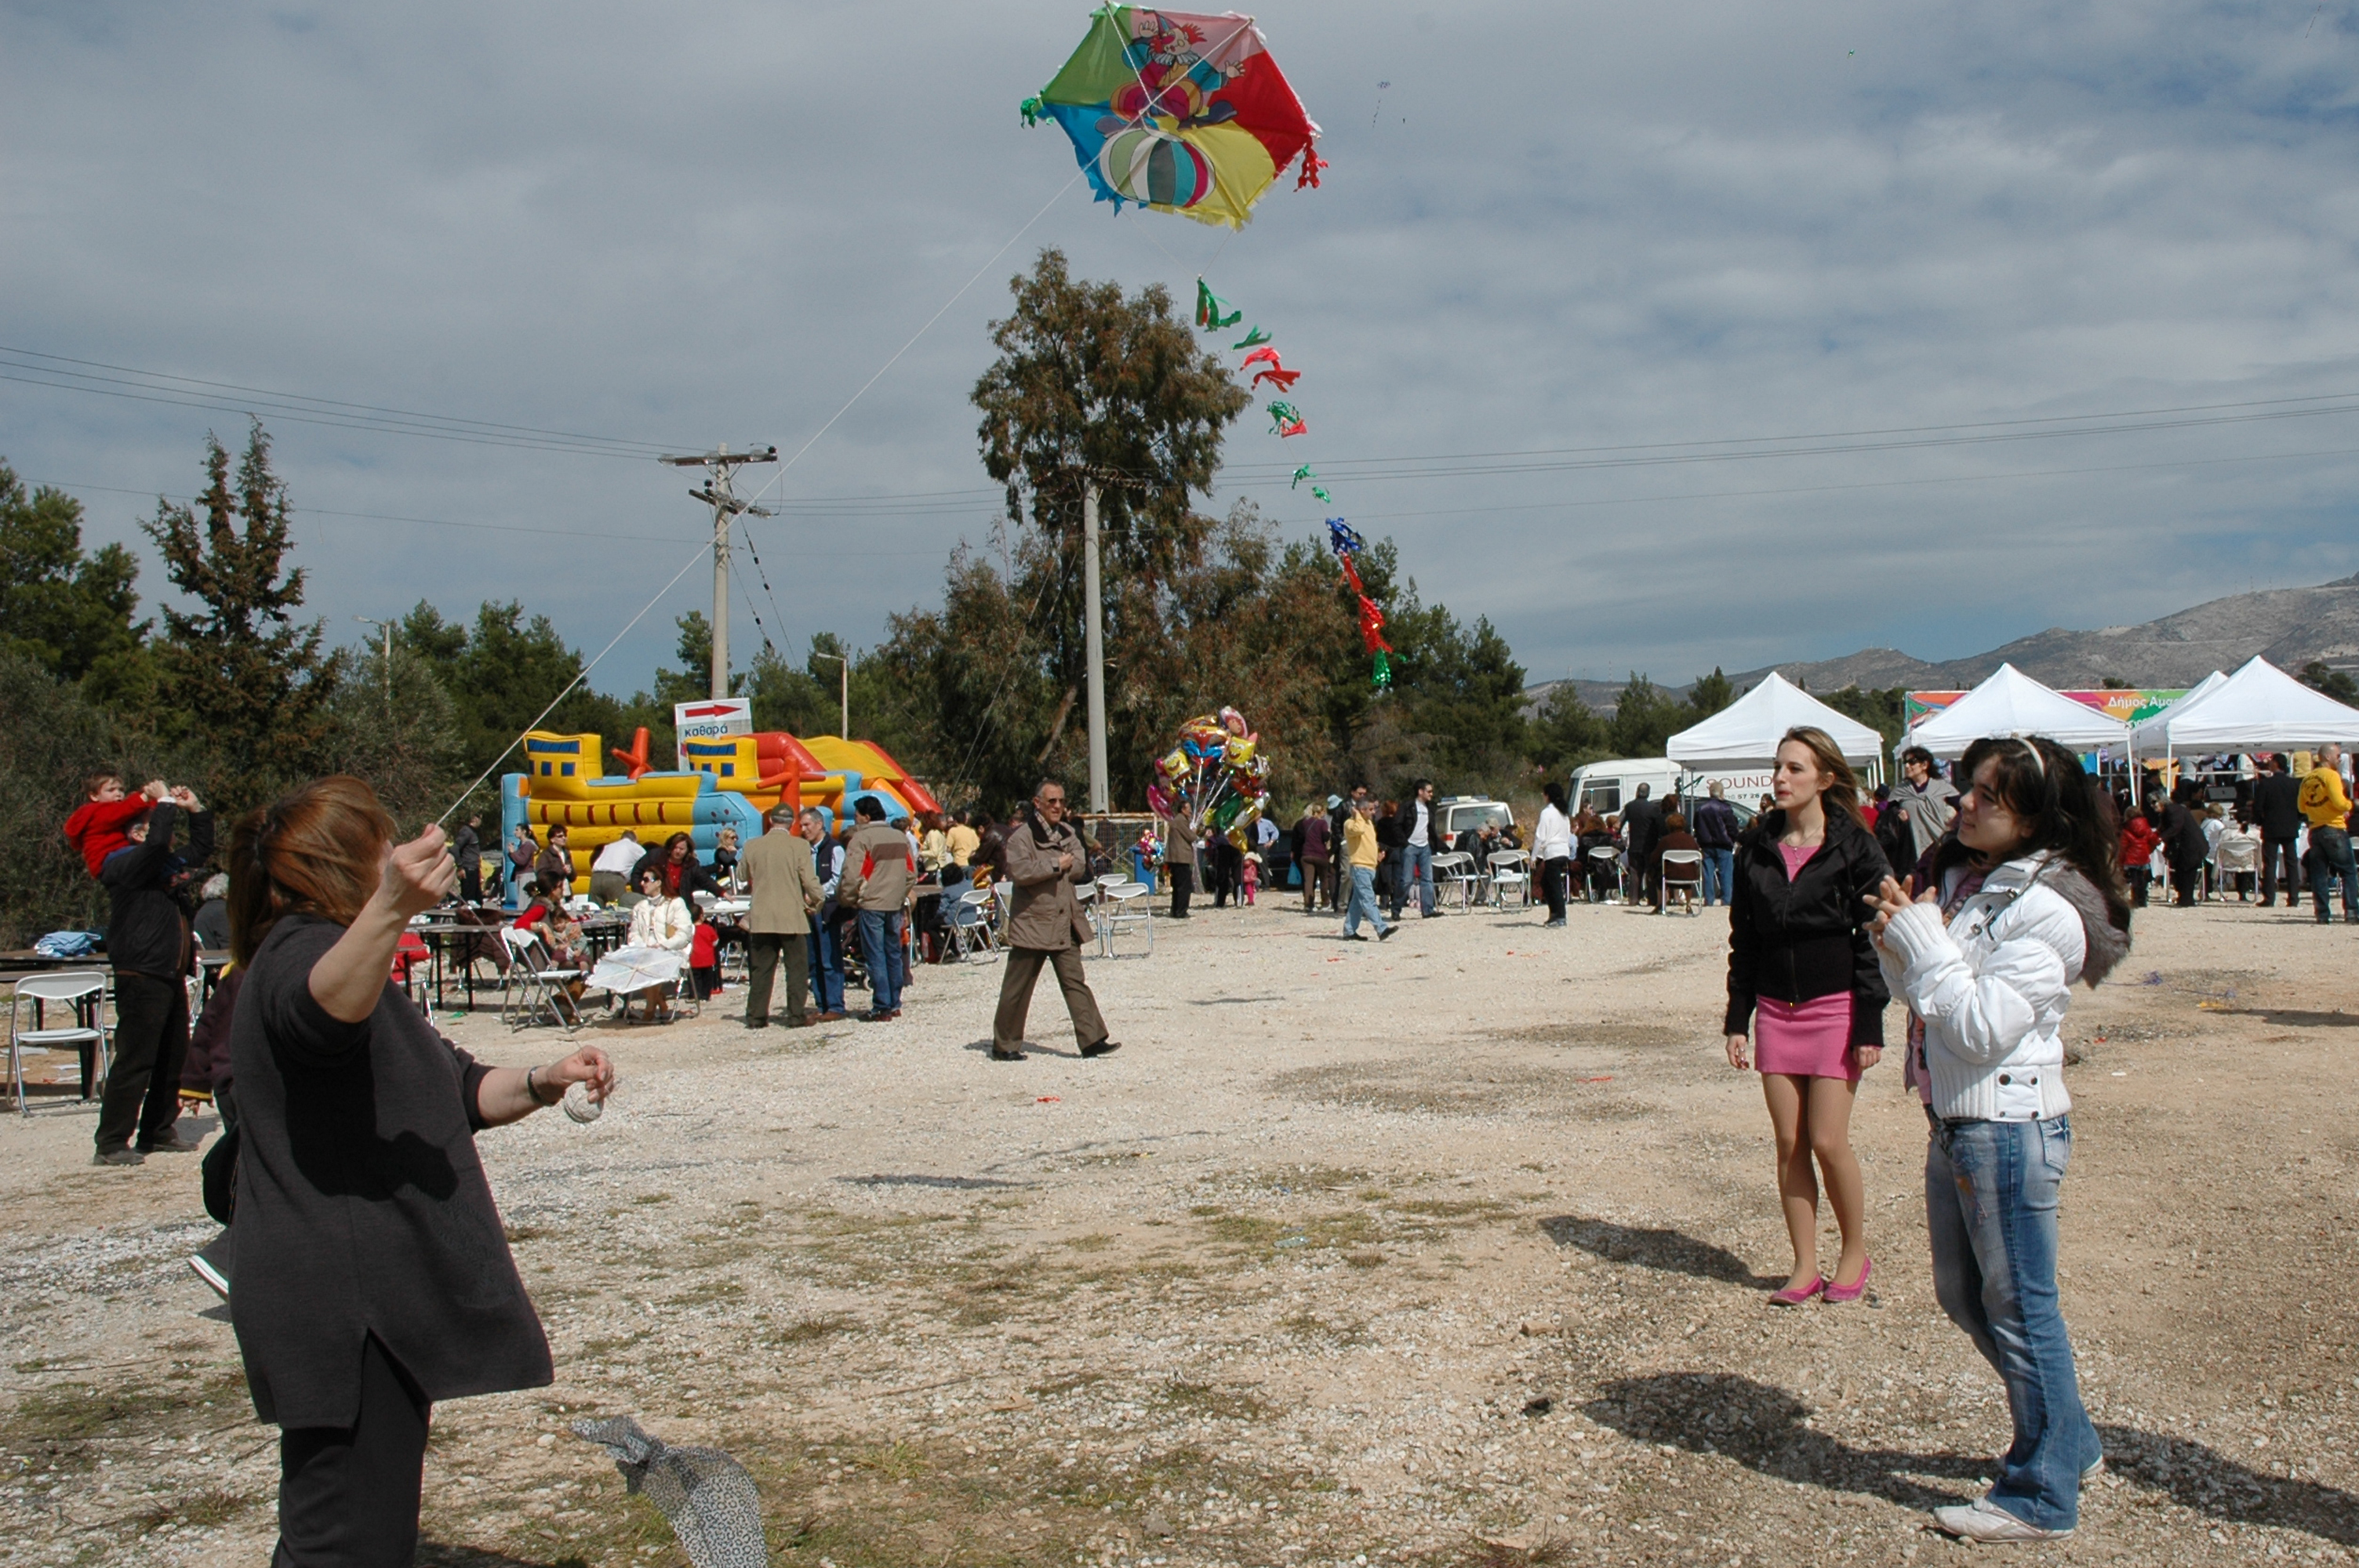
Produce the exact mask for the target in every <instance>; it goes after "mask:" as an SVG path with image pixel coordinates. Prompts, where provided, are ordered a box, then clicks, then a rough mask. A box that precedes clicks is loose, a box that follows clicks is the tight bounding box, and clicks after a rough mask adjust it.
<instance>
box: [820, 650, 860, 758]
mask: <svg viewBox="0 0 2359 1568" xmlns="http://www.w3.org/2000/svg"><path fill="white" fill-rule="evenodd" d="M811 657H812V658H814V659H833V660H834V661H835V670H836V676H837V677H838V681H839V684H838V686H837V688H836V701H837V702H838V703H839V704H841V705H842V711H841V712H840V713H838V714H837V716H836V720H835V722H836V731H835V736H836V739H837V740H839V741H849V740H851V739H852V656H851V655H850V654H822V653H821V652H820V651H819V650H818V649H816V648H814V649H812V650H811Z"/></svg>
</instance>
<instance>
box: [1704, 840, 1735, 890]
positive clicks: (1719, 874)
mask: <svg viewBox="0 0 2359 1568" xmlns="http://www.w3.org/2000/svg"><path fill="white" fill-rule="evenodd" d="M1735 894H1736V851H1735V850H1734V849H1706V850H1705V851H1704V852H1703V901H1704V903H1707V904H1712V903H1719V904H1725V903H1729V902H1730V901H1731V900H1732V899H1734V897H1735Z"/></svg>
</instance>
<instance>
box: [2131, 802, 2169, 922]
mask: <svg viewBox="0 0 2359 1568" xmlns="http://www.w3.org/2000/svg"><path fill="white" fill-rule="evenodd" d="M2161 844H2162V835H2161V834H2159V833H2158V832H2156V831H2155V827H2154V824H2153V823H2151V822H2148V821H2147V819H2146V813H2145V812H2143V811H2134V812H2132V813H2130V815H2129V819H2128V820H2127V821H2125V822H2124V823H2123V824H2122V874H2123V875H2124V876H2125V877H2126V878H2127V879H2128V880H2129V884H2130V903H2131V904H2132V905H2134V906H2135V907H2136V908H2139V909H2143V908H2145V907H2146V889H2147V883H2148V882H2149V881H2153V880H2154V867H2153V865H2152V863H2151V862H2152V861H2153V860H2154V852H2155V850H2156V849H2158V848H2160V847H2161Z"/></svg>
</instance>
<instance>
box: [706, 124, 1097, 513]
mask: <svg viewBox="0 0 2359 1568" xmlns="http://www.w3.org/2000/svg"><path fill="white" fill-rule="evenodd" d="M1080 178H1082V170H1081V169H1078V168H1076V169H1075V170H1073V177H1072V178H1071V179H1068V180H1067V181H1065V183H1064V184H1062V185H1060V186H1059V187H1058V188H1057V194H1056V195H1054V196H1051V197H1050V198H1049V200H1046V201H1043V202H1042V203H1041V204H1040V210H1039V211H1038V212H1035V213H1033V214H1032V216H1030V217H1029V218H1027V219H1026V220H1025V221H1024V226H1023V227H1022V228H1020V229H1018V230H1016V232H1014V233H1012V234H1010V235H1008V236H1007V243H1006V244H1003V245H1001V246H1000V247H999V248H998V249H997V250H995V251H994V252H992V253H991V259H990V260H989V261H986V262H984V264H983V265H981V266H979V267H977V268H975V269H974V276H972V277H970V278H968V279H967V280H966V281H965V282H964V283H962V284H960V285H959V286H958V292H956V293H955V294H952V295H951V297H949V298H948V299H945V300H943V301H942V308H940V310H937V311H935V312H934V313H933V314H932V315H931V316H929V317H927V318H926V324H925V325H924V326H923V327H920V328H919V329H918V330H916V331H914V332H912V333H910V334H909V341H908V342H906V343H903V344H902V345H901V346H900V347H899V348H897V349H896V350H894V351H893V357H892V358H891V359H888V360H886V362H884V363H883V364H881V365H879V366H877V367H876V373H875V375H872V376H870V377H869V378H868V379H867V380H866V381H864V382H862V383H861V384H860V390H859V391H858V392H855V393H853V395H851V396H850V397H847V398H845V399H844V400H843V407H841V408H839V409H837V410H836V411H835V412H834V413H833V414H832V415H830V416H828V421H827V423H826V424H824V425H821V427H819V428H818V429H816V430H814V431H812V432H811V435H810V440H808V441H805V442H804V443H803V444H802V445H801V446H799V447H798V448H796V449H795V455H794V456H793V457H791V458H788V460H786V461H785V462H783V463H780V464H779V465H778V469H777V472H776V473H773V474H772V475H771V476H770V477H769V479H768V481H766V482H765V483H764V484H763V486H762V488H761V489H759V490H757V491H756V492H754V493H753V494H752V495H751V496H750V497H748V498H747V500H748V503H749V504H750V503H752V502H755V501H759V500H761V499H762V497H763V496H765V495H766V494H768V493H769V490H770V486H771V485H774V484H776V483H777V482H778V481H780V480H782V479H784V478H786V477H787V470H788V469H790V468H792V467H794V466H795V464H797V463H798V462H800V461H801V460H802V456H803V454H804V453H805V452H808V451H810V449H811V448H812V446H813V445H815V444H816V443H817V442H818V440H819V438H821V436H824V435H826V434H827V433H828V432H829V431H830V430H832V429H834V428H835V422H836V421H837V420H839V419H841V418H843V416H845V415H846V414H849V413H851V412H852V406H853V404H855V403H857V402H859V401H860V400H861V399H862V398H863V397H865V396H866V395H868V389H869V388H870V387H872V386H875V384H877V383H878V382H880V381H882V380H883V379H885V373H886V371H888V370H891V369H892V368H893V367H894V366H895V365H897V364H898V363H899V362H901V356H902V355H903V354H906V353H908V351H910V350H911V349H913V348H915V347H917V346H918V340H919V338H922V337H924V336H925V335H926V333H927V332H928V331H929V330H931V329H932V327H933V324H934V323H935V322H937V321H939V320H940V319H942V318H943V317H944V316H947V315H948V314H950V308H951V306H953V305H955V304H957V303H958V302H959V301H960V300H961V299H962V298H964V297H966V291H967V290H968V289H970V288H973V287H974V286H975V285H976V284H977V283H979V282H981V281H982V280H983V275H984V273H986V272H989V271H990V270H991V269H992V268H993V267H995V266H997V265H999V258H1000V257H1002V256H1004V255H1006V254H1007V253H1008V251H1009V249H1010V248H1011V247H1013V246H1014V245H1015V243H1016V241H1018V240H1020V239H1022V238H1023V237H1024V236H1025V235H1027V234H1028V233H1030V232H1032V225H1033V224H1035V223H1038V222H1039V221H1040V220H1041V219H1043V218H1045V217H1047V216H1048V215H1049V208H1051V207H1054V206H1055V205H1056V204H1057V203H1058V202H1060V201H1061V200H1064V197H1065V192H1066V191H1068V190H1071V189H1072V188H1073V186H1074V184H1075V182H1076V181H1078V180H1079V179H1080Z"/></svg>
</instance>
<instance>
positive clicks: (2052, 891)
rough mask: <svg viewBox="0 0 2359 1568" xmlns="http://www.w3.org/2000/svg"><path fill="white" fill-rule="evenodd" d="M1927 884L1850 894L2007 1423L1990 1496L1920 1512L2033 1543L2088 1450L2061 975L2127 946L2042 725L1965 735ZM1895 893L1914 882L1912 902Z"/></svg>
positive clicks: (2117, 899)
mask: <svg viewBox="0 0 2359 1568" xmlns="http://www.w3.org/2000/svg"><path fill="white" fill-rule="evenodd" d="M1959 773H1960V775H1961V776H1962V777H1963V778H1966V779H1968V780H1970V781H1971V783H1970V784H1969V785H1968V788H1967V790H1966V793H1965V794H1964V795H1962V796H1961V797H1960V798H1959V801H1958V807H1957V818H1956V821H1955V823H1954V825H1953V827H1952V831H1951V835H1950V837H1948V838H1944V839H1943V840H1942V841H1941V842H1940V844H1939V845H1937V846H1936V847H1935V849H1934V850H1933V861H1932V867H1931V875H1932V880H1933V885H1932V886H1931V887H1929V888H1926V889H1924V890H1923V891H1922V892H1918V891H1917V890H1915V889H1914V888H1912V887H1909V886H1906V885H1903V884H1900V883H1896V882H1894V881H1890V880H1888V879H1887V880H1886V881H1885V882H1884V884H1883V886H1882V887H1881V888H1879V889H1878V890H1877V892H1876V895H1875V898H1873V899H1871V900H1870V901H1869V903H1870V905H1871V907H1872V909H1873V912H1874V914H1875V922H1874V925H1873V926H1872V927H1871V929H1872V931H1873V933H1874V935H1875V945H1876V949H1877V952H1878V953H1879V955H1880V956H1881V958H1882V962H1883V966H1884V972H1885V974H1886V977H1887V978H1888V979H1890V981H1891V984H1892V989H1894V990H1895V991H1896V992H1897V993H1898V994H1899V995H1900V996H1901V998H1902V999H1903V1000H1906V1001H1907V1002H1908V1010H1909V1013H1910V1015H1911V1016H1910V1022H1909V1031H1908V1067H1907V1076H1908V1081H1909V1082H1910V1083H1911V1084H1912V1085H1913V1086H1914V1087H1915V1088H1916V1090H1917V1092H1918V1095H1919V1098H1921V1099H1922V1100H1923V1101H1924V1103H1925V1114H1926V1118H1927V1119H1928V1120H1929V1122H1930V1124H1931V1130H1932V1136H1931V1140H1930V1142H1929V1143H1928V1144H1927V1145H1926V1150H1925V1220H1926V1227H1927V1229H1928V1231H1929V1232H1930V1236H1931V1240H1932V1248H1933V1292H1934V1294H1935V1295H1936V1296H1937V1297H1938V1298H1939V1299H1940V1303H1941V1309H1942V1311H1944V1312H1946V1313H1947V1314H1949V1315H1950V1319H1951V1322H1953V1323H1955V1324H1956V1325H1958V1326H1959V1327H1960V1328H1962V1329H1964V1330H1965V1331H1966V1334H1967V1335H1968V1336H1969V1337H1971V1338H1972V1339H1973V1342H1974V1348H1975V1349H1977V1350H1979V1351H1981V1352H1982V1355H1983V1358H1984V1360H1986V1361H1988V1362H1989V1363H1990V1364H1991V1366H1992V1367H1993V1368H1995V1370H1996V1371H1997V1373H1998V1375H1999V1378H2000V1379H2001V1380H2002V1381H2003V1382H2005V1383H2006V1402H2007V1409H2008V1410H2009V1411H2010V1412H2011V1413H2012V1415H2013V1417H2014V1426H2015V1437H2014V1442H2013V1443H2012V1444H2009V1445H2008V1448H2007V1451H2006V1454H2005V1455H2004V1456H2003V1457H2002V1458H2001V1460H2000V1462H1999V1465H2000V1470H1999V1478H1998V1482H1997V1484H1996V1485H1995V1486H1994V1487H1992V1488H1991V1491H1990V1495H1989V1496H1987V1497H1984V1498H1980V1499H1978V1500H1976V1501H1974V1502H1972V1503H1962V1504H1958V1505H1955V1506H1953V1507H1949V1508H1940V1509H1934V1510H1933V1518H1934V1522H1935V1523H1936V1524H1937V1525H1939V1526H1940V1528H1941V1529H1942V1530H1946V1531H1948V1532H1949V1533H1951V1535H1956V1536H1962V1537H1964V1538H1966V1539H1969V1540H1973V1541H2052V1540H2055V1539H2056V1538H2058V1537H2060V1536H2065V1535H2070V1534H2071V1533H2072V1530H2073V1527H2074V1526H2075V1525H2077V1524H2078V1523H2079V1521H2080V1500H2081V1484H2082V1481H2084V1480H2085V1479H2087V1478H2088V1477H2089V1476H2092V1475H2093V1474H2094V1473H2095V1472H2096V1471H2097V1470H2098V1469H2099V1468H2100V1467H2102V1466H2103V1465H2104V1454H2103V1452H2102V1450H2101V1448H2100V1446H2099V1444H2098V1440H2097V1433H2096V1429H2095V1428H2094V1427H2093V1426H2091V1425H2090V1424H2089V1416H2088V1412H2087V1411H2085V1410H2084V1409H2083V1408H2082V1404H2081V1389H2080V1382H2079V1379H2078V1377H2077V1375H2076V1373H2075V1371H2074V1368H2073V1365H2072V1343H2071V1339H2070V1338H2069V1337H2068V1336H2067V1335H2066V1333H2065V1329H2064V1316H2063V1313H2062V1310H2061V1308H2060V1304H2059V1303H2058V1301H2057V1292H2056V1204H2057V1195H2058V1193H2059V1191H2060V1189H2061V1187H2062V1185H2063V1182H2064V1172H2065V1168H2066V1166H2067V1165H2068V1164H2069V1163H2070V1162H2071V1155H2072V1119H2071V1108H2072V1097H2071V1095H2069V1094H2067V1093H2065V1091H2064V1042H2063V1038H2062V1035H2061V1034H2060V1029H2061V1026H2062V1024H2063V1022H2064V1012H2065V1009H2066V1007H2067V1006H2068V1005H2070V1003H2071V986H2072V982H2073V981H2074V980H2076V979H2077V980H2086V981H2087V982H2088V983H2089V984H2090V985H2091V986H2094V985H2096V984H2097V982H2098V981H2099V980H2101V979H2104V976H2105V973H2106V971H2107V970H2109V969H2111V968H2113V967H2114V965H2115V964H2117V963H2119V962H2120V961H2121V960H2122V958H2123V957H2124V956H2125V954H2127V953H2128V951H2129V927H2130V905H2129V897H2128V894H2127V893H2126V892H2125V890H2124V889H2123V886H2122V877H2121V871H2120V868H2119V867H2118V865H2116V863H2115V861H2114V854H2115V849H2114V844H2115V837H2114V825H2113V823H2112V821H2111V820H2110V814H2109V813H2107V812H2105V811H2104V810H2103V809H2102V808H2101V806H2100V797H2099V796H2098V795H2097V794H2096V792H2095V790H2094V789H2093V788H2092V787H2091V785H2090V783H2089V778H2088V775H2087V774H2086V773H2082V771H2081V763H2080V761H2079V759H2077V758H2076V757H2074V756H2073V755H2072V753H2071V752H2068V751H2066V750H2065V749H2064V748H2063V747H2061V746H2060V745H2058V744H2057V743H2056V742H2054V741H2048V740H2042V739H2038V738H2036V737H2035V738H2033V739H2030V740H2018V739H2016V738H2013V737H2007V738H2003V739H1990V740H1983V741H1975V742H1974V743H1973V745H1972V746H1970V747H1968V748H1967V749H1966V754H1965V757H1964V758H1963V760H1962V762H1961V763H1960V766H1959ZM1912 893H1913V894H1914V895H1915V896H1914V898H1913V900H1912V897H1911V895H1912Z"/></svg>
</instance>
